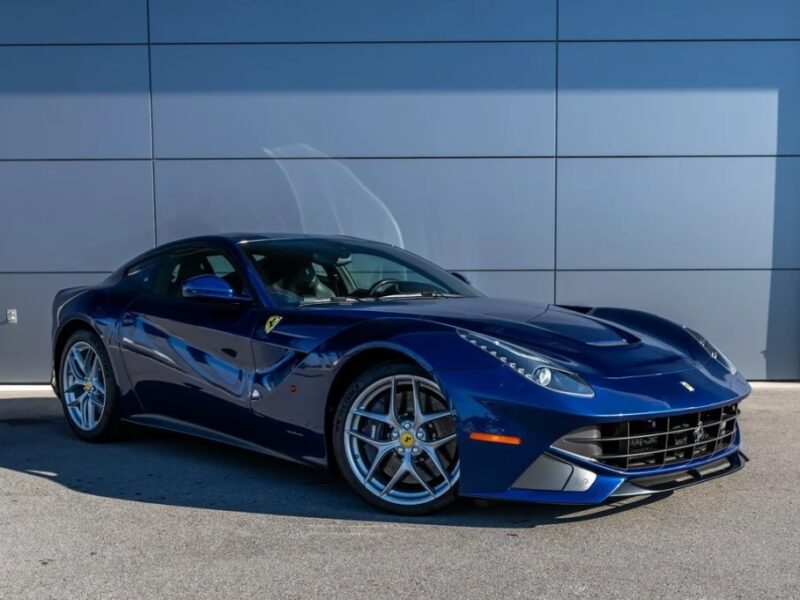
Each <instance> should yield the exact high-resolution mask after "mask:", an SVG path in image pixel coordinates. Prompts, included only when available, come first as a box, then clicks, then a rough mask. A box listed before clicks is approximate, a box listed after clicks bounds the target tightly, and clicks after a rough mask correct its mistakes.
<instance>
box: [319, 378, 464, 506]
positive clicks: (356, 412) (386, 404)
mask: <svg viewBox="0 0 800 600" xmlns="http://www.w3.org/2000/svg"><path fill="white" fill-rule="evenodd" d="M333 429H334V431H333V435H334V451H335V454H336V460H337V463H338V465H339V469H340V470H341V472H342V473H343V474H344V477H345V479H347V481H348V483H349V484H350V485H351V486H352V487H353V488H354V489H355V491H356V492H357V493H358V494H359V495H360V496H361V497H362V498H364V499H365V500H366V501H367V502H369V503H370V504H373V505H374V506H377V507H378V508H381V509H383V510H386V511H389V512H394V513H398V514H404V515H419V514H426V513H430V512H433V511H436V510H439V509H441V508H443V507H445V506H447V505H448V504H450V503H451V502H452V501H453V500H454V499H455V497H456V493H457V485H458V479H459V474H460V462H459V457H458V445H457V443H456V432H455V422H454V419H453V411H452V409H451V407H450V405H449V403H448V401H447V399H446V398H445V397H444V395H443V394H442V391H441V390H440V389H439V386H438V385H437V384H436V382H435V381H433V380H432V379H431V378H430V376H429V375H428V374H427V373H425V372H424V371H423V370H422V369H419V368H418V367H415V366H413V365H409V364H405V363H400V362H390V363H385V364H382V365H378V366H376V367H373V368H372V369H369V370H368V371H366V372H365V373H363V374H362V375H361V376H360V377H358V378H357V379H356V380H355V381H354V382H353V383H352V384H351V385H350V387H349V388H348V389H347V391H346V392H345V394H344V397H343V398H342V401H341V403H340V405H339V408H338V410H337V413H336V418H335V420H334V427H333Z"/></svg>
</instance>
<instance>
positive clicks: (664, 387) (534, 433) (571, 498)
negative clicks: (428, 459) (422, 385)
mask: <svg viewBox="0 0 800 600" xmlns="http://www.w3.org/2000/svg"><path fill="white" fill-rule="evenodd" d="M441 375H442V383H443V384H444V385H443V388H444V389H446V390H447V393H448V395H449V396H450V397H451V400H452V401H453V404H454V406H455V408H456V417H457V421H456V423H457V430H458V433H459V453H460V455H461V481H460V488H459V489H460V493H461V494H462V495H464V496H470V497H476V498H486V499H495V500H512V501H523V502H537V503H556V504H600V503H603V502H605V501H607V500H609V499H611V498H618V497H623V496H631V495H648V494H658V493H663V492H667V491H670V490H673V489H678V488H681V487H686V486H689V485H694V484H696V483H700V482H703V481H706V480H708V479H713V478H717V477H722V476H724V475H728V474H731V473H734V472H736V471H738V470H739V469H741V468H742V467H743V466H744V464H745V462H746V460H747V459H746V457H745V456H744V455H743V454H742V453H741V451H740V444H741V434H740V431H739V428H738V426H737V427H736V429H735V432H734V434H733V436H731V437H728V438H727V440H729V443H727V444H726V445H725V447H720V448H719V449H718V450H717V451H714V452H711V453H708V454H704V455H703V456H698V457H696V458H692V459H687V460H675V461H674V462H669V463H667V464H663V463H662V464H659V465H657V466H653V467H648V468H627V469H626V468H617V467H614V466H612V465H608V464H604V463H603V462H601V461H598V460H592V459H591V458H587V457H586V456H581V455H579V454H573V453H571V452H568V451H564V450H563V449H561V448H559V447H556V445H555V444H556V442H557V441H558V440H560V439H561V438H562V437H563V436H565V435H567V434H569V433H571V432H574V431H575V430H576V429H579V428H583V427H590V426H594V425H598V424H604V423H605V424H608V423H617V422H620V421H627V420H631V419H651V418H652V419H659V418H662V419H663V418H668V417H673V418H674V417H675V416H677V415H681V414H684V413H691V412H695V411H707V410H720V409H721V408H722V407H723V406H726V405H731V404H734V403H739V402H741V401H742V400H743V399H744V398H746V396H747V395H748V394H749V392H750V386H749V385H748V384H747V382H746V381H745V380H744V379H743V378H742V377H741V376H739V375H736V376H731V375H729V374H715V373H708V372H703V371H701V370H697V371H692V372H684V373H675V374H668V375H660V376H656V377H651V378H648V379H647V380H646V381H642V382H636V381H634V380H627V381H625V382H622V383H621V384H620V385H619V387H618V388H617V389H611V388H610V387H607V388H605V389H600V388H599V386H598V387H595V390H596V392H597V396H596V397H595V398H593V399H579V400H575V399H571V398H566V399H564V401H563V402H561V400H562V399H561V398H559V397H558V395H557V394H555V393H553V392H548V391H545V392H539V390H537V389H536V388H535V387H534V386H533V384H530V383H529V382H527V381H525V380H523V379H522V378H520V377H518V376H516V375H515V374H513V373H509V376H504V375H503V373H502V372H501V373H494V374H491V375H490V374H489V373H487V372H482V373H481V372H473V373H465V372H460V373H458V374H455V373H444V374H441ZM495 375H496V376H497V377H495ZM686 379H689V380H690V382H691V384H692V387H694V388H695V390H696V391H694V392H690V391H688V390H686V388H685V387H684V386H682V385H681V381H684V380H686ZM623 386H624V388H623ZM620 388H622V389H620ZM598 390H599V391H598ZM537 394H538V395H537ZM474 431H478V432H489V433H496V434H502V435H507V436H515V437H518V438H520V439H521V440H522V443H521V444H519V445H515V446H503V445H501V444H492V443H486V442H480V441H475V440H472V439H470V433H471V432H474ZM727 440H726V441H727ZM540 461H541V464H537V463H539V462H540Z"/></svg>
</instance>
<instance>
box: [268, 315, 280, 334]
mask: <svg viewBox="0 0 800 600" xmlns="http://www.w3.org/2000/svg"><path fill="white" fill-rule="evenodd" d="M281 319H283V317H279V316H278V315H273V316H271V317H270V318H269V319H267V323H266V325H264V331H265V332H266V333H269V332H270V331H272V330H273V329H275V328H276V327H277V326H278V323H280V322H281Z"/></svg>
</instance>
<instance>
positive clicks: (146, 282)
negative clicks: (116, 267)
mask: <svg viewBox="0 0 800 600" xmlns="http://www.w3.org/2000/svg"><path fill="white" fill-rule="evenodd" d="M163 261H164V257H163V256H158V257H153V258H149V259H147V260H143V261H141V262H138V263H136V264H134V265H133V266H131V267H128V270H127V271H126V272H125V277H126V278H127V279H128V280H129V281H131V282H133V283H134V284H136V285H137V286H139V287H140V288H142V289H145V290H148V291H153V290H154V289H155V286H156V281H157V278H158V269H159V267H160V266H161V265H162V264H163Z"/></svg>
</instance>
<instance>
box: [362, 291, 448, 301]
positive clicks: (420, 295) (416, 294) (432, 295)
mask: <svg viewBox="0 0 800 600" xmlns="http://www.w3.org/2000/svg"><path fill="white" fill-rule="evenodd" d="M462 297H463V296H462V295H461V294H444V293H442V292H414V293H411V294H387V295H386V296H378V297H377V298H375V299H376V300H398V299H406V298H462Z"/></svg>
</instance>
